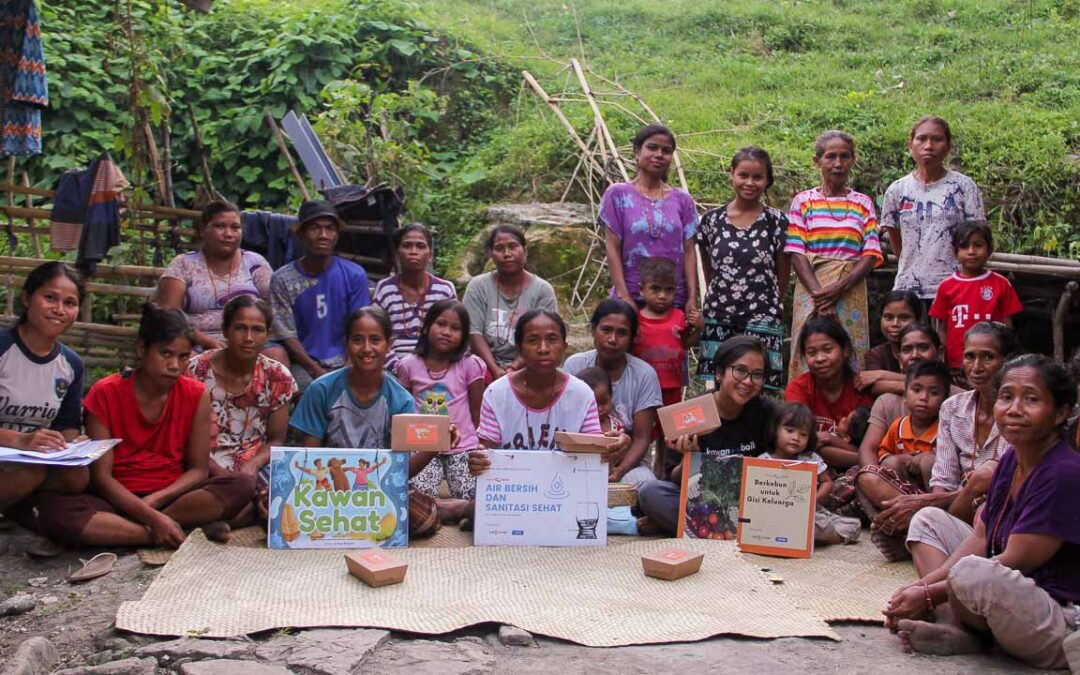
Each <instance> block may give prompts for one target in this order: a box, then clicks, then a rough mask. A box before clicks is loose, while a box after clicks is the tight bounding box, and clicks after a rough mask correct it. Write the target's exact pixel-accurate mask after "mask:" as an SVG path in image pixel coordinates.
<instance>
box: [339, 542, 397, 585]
mask: <svg viewBox="0 0 1080 675" xmlns="http://www.w3.org/2000/svg"><path fill="white" fill-rule="evenodd" d="M345 564H346V565H347V566H348V567H349V574H351V575H353V576H354V577H356V578H357V579H359V580H360V581H363V582H364V583H365V584H367V585H368V586H371V587H373V588H377V587H379V586H389V585H391V584H400V583H401V582H402V581H405V572H406V571H407V570H408V569H409V564H408V563H403V562H401V561H399V560H397V559H396V558H394V557H393V556H390V555H387V554H386V553H385V552H384V551H382V550H381V549H372V550H370V551H353V552H350V553H346V554H345Z"/></svg>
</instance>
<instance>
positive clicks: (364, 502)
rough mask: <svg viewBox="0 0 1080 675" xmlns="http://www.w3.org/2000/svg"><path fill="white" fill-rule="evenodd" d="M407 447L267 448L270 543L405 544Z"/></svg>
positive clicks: (327, 545)
mask: <svg viewBox="0 0 1080 675" xmlns="http://www.w3.org/2000/svg"><path fill="white" fill-rule="evenodd" d="M408 484H409V453H407V452H391V451H390V450H353V449H343V448H272V449H271V452H270V520H269V525H268V533H267V546H269V547H270V548H373V547H376V546H381V547H385V548H400V547H405V546H408V545H409V493H408V489H409V485H408Z"/></svg>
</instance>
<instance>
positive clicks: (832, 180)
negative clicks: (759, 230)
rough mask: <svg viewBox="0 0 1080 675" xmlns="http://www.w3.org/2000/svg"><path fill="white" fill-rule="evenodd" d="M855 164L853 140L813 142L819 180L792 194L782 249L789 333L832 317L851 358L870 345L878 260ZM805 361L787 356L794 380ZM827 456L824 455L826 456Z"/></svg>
mask: <svg viewBox="0 0 1080 675" xmlns="http://www.w3.org/2000/svg"><path fill="white" fill-rule="evenodd" d="M854 164H855V139H854V138H852V137H851V135H849V134H847V133H844V132H843V131H836V130H832V131H826V132H825V133H823V134H821V135H820V136H818V139H817V141H816V142H815V143H814V166H816V167H817V168H818V169H819V170H820V171H821V185H820V186H818V187H815V188H811V189H809V190H806V191H805V192H800V193H799V194H797V195H795V199H793V200H792V202H791V209H790V210H789V212H788V221H789V223H790V225H789V227H788V233H787V243H786V244H785V245H784V252H786V253H789V254H791V266H792V268H793V269H794V270H795V276H797V277H798V279H799V283H798V284H796V286H795V300H794V303H793V305H792V320H791V334H792V335H798V334H799V331H800V330H802V325H803V323H804V322H805V321H806V320H807V319H808V318H810V316H812V315H813V314H829V315H832V316H834V317H835V318H836V319H837V320H838V321H839V322H840V324H841V325H842V326H843V327H844V330H845V331H847V333H848V335H850V336H851V341H852V346H853V353H852V356H853V358H854V361H855V362H856V363H857V362H859V361H861V360H862V355H863V354H864V353H866V350H867V348H868V347H869V346H870V334H869V326H868V324H867V311H866V275H867V274H869V273H870V270H872V269H873V268H874V267H876V266H878V265H880V264H881V263H882V256H881V243H880V242H879V241H878V225H877V214H876V213H875V211H874V201H873V200H872V199H870V198H869V197H867V196H866V195H864V194H862V193H860V192H856V191H855V190H852V189H851V188H850V187H848V178H849V177H850V175H851V167H852V166H853V165H854ZM803 368H804V364H803V361H801V360H799V359H791V366H790V370H789V373H788V378H789V380H793V379H795V378H796V377H798V376H799V375H800V374H801V373H802V372H803ZM826 459H827V458H826Z"/></svg>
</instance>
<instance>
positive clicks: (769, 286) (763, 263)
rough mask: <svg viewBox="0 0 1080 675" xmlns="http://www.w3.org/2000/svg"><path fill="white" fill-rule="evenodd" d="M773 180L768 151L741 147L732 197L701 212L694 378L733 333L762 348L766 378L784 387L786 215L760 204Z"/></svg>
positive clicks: (770, 385) (706, 372)
mask: <svg viewBox="0 0 1080 675" xmlns="http://www.w3.org/2000/svg"><path fill="white" fill-rule="evenodd" d="M772 184H773V165H772V160H771V159H770V158H769V153H767V152H765V150H763V149H761V148H758V147H755V146H749V147H746V148H742V149H741V150H739V151H738V152H736V153H735V156H734V157H732V158H731V187H732V189H733V191H734V192H735V198H734V199H732V200H731V201H730V202H728V203H727V204H726V205H725V206H721V207H719V208H715V209H712V210H710V211H707V212H706V213H705V215H704V216H702V217H701V228H700V229H699V230H698V233H697V245H698V250H699V251H700V252H701V260H702V271H703V272H704V273H705V283H706V286H707V290H706V292H705V304H704V306H703V307H702V318H703V319H704V324H705V326H704V331H703V333H702V336H701V352H700V354H699V356H698V372H697V376H698V378H700V379H702V380H704V381H711V380H712V379H713V372H712V359H713V355H714V354H715V353H716V348H717V347H718V346H720V343H721V342H723V341H724V340H726V339H728V338H729V337H731V336H733V335H753V336H755V337H757V338H758V339H760V340H761V341H762V342H763V343H764V344H765V346H766V347H767V348H768V350H769V363H770V364H771V368H770V369H769V381H768V382H766V383H765V387H766V388H767V389H769V390H771V391H774V392H779V391H782V390H783V388H784V384H783V383H784V373H783V367H782V366H783V363H784V355H783V339H784V327H783V325H782V321H783V316H784V300H783V298H784V295H785V294H786V293H787V288H788V278H789V276H790V272H791V267H790V260H789V258H788V256H787V254H785V253H784V243H785V241H786V237H787V229H788V218H787V215H786V214H784V213H783V212H782V211H780V210H778V209H774V208H773V207H771V206H768V205H767V204H765V203H764V201H763V198H764V196H765V192H766V190H768V189H769V188H770V187H772Z"/></svg>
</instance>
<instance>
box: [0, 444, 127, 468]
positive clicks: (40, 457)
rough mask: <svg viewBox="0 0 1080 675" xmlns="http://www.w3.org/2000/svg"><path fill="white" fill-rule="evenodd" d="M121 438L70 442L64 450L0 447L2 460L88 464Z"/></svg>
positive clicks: (18, 462)
mask: <svg viewBox="0 0 1080 675" xmlns="http://www.w3.org/2000/svg"><path fill="white" fill-rule="evenodd" d="M119 442H120V439H117V438H113V439H108V440H101V441H91V440H85V441H79V442H78V443H68V446H67V447H66V448H64V449H63V450H57V451H55V452H37V451H34V450H20V449H18V448H5V447H0V462H14V463H17V464H45V465H53V466H86V465H87V464H92V463H93V462H94V460H96V459H98V458H99V457H101V456H102V455H104V454H105V453H106V452H108V451H109V450H111V449H112V448H113V447H114V446H115V445H116V444H117V443H119Z"/></svg>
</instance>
